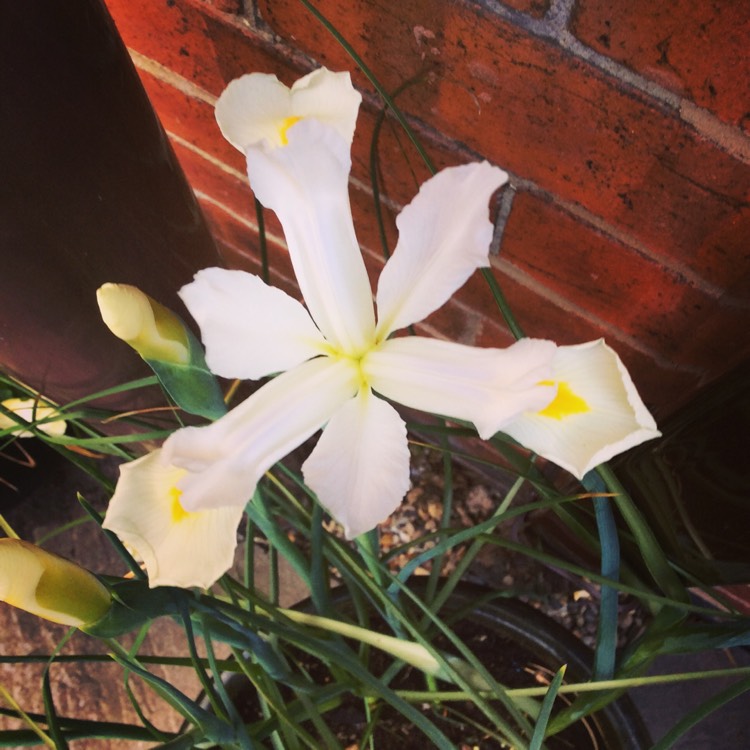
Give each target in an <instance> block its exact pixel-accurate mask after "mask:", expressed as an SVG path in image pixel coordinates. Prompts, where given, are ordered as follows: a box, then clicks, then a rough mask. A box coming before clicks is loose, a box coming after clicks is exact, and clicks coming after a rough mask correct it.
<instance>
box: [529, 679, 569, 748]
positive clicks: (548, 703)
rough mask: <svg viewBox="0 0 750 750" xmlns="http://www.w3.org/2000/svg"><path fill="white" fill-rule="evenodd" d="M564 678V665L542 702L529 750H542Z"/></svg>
mask: <svg viewBox="0 0 750 750" xmlns="http://www.w3.org/2000/svg"><path fill="white" fill-rule="evenodd" d="M564 676H565V665H564V664H563V666H562V667H560V669H558V670H557V674H556V675H555V678H554V679H553V680H552V682H551V683H550V686H549V690H547V694H546V695H545V696H544V700H543V701H542V708H541V710H540V711H539V717H538V718H537V722H536V726H535V727H534V734H533V736H532V738H531V742H530V744H529V750H540V748H541V747H542V742H543V741H544V735H545V734H546V732H547V724H548V722H549V717H550V715H551V714H552V706H553V705H554V703H555V698H556V697H557V691H558V690H559V689H560V685H562V681H563V677H564Z"/></svg>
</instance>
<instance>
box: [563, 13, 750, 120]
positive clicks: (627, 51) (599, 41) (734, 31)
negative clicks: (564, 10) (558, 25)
mask: <svg viewBox="0 0 750 750" xmlns="http://www.w3.org/2000/svg"><path fill="white" fill-rule="evenodd" d="M571 30H572V32H573V33H574V34H575V35H576V36H577V37H578V38H579V39H580V40H581V41H582V42H583V43H584V44H587V45H588V46H590V47H592V48H593V49H595V50H597V51H598V52H601V53H602V54H604V55H607V57H611V58H613V59H614V60H617V61H618V62H620V63H622V64H624V65H627V67H629V68H630V69H631V70H634V71H636V72H637V73H639V74H641V75H643V76H645V77H646V78H649V79H651V80H653V81H656V82H657V83H659V84H660V85H662V86H664V87H665V88H667V89H669V90H670V91H673V92H674V93H676V94H679V95H680V96H685V97H687V98H688V99H691V100H692V101H694V102H695V103H696V104H698V105H699V106H701V107H705V108H706V109H708V110H710V111H711V112H713V113H714V114H715V115H716V116H717V117H719V118H721V119H722V120H724V121H725V122H727V123H729V124H731V125H741V126H742V127H744V128H745V129H750V56H749V55H748V54H747V50H748V45H749V44H750V4H748V3H745V2H737V1H736V0H711V1H709V0H697V1H696V0H672V1H671V2H668V3H654V2H650V0H631V2H627V3H612V2H608V1H607V0H579V1H578V2H577V3H576V4H575V9H574V13H573V17H572V25H571Z"/></svg>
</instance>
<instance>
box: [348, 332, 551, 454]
mask: <svg viewBox="0 0 750 750" xmlns="http://www.w3.org/2000/svg"><path fill="white" fill-rule="evenodd" d="M554 352H555V344H554V343H552V342H551V341H543V340H541V339H523V340H521V341H518V342H516V343H515V344H513V345H512V346H510V347H508V348H507V349H480V348H478V347H473V346H464V345H462V344H456V343H452V342H449V341H439V340H437V339H427V338H422V337H419V336H407V337H404V338H396V339H389V340H388V341H386V342H385V343H384V344H383V345H382V346H381V347H380V349H378V350H377V351H373V352H371V353H370V354H368V355H367V357H366V359H365V360H364V362H363V363H362V371H363V373H364V375H365V377H366V378H367V379H368V382H369V383H370V386H371V387H372V388H373V390H375V391H377V392H378V393H381V394H383V395H384V396H386V397H387V398H389V399H391V400H393V401H396V402H398V403H400V404H404V406H410V407H412V408H414V409H420V410H422V411H427V412H432V413H434V414H441V415H443V416H446V417H452V418H454V419H462V420H466V421H469V422H472V423H473V424H474V426H475V427H476V428H477V432H479V434H480V436H481V437H482V438H485V439H487V438H490V437H492V435H494V434H495V433H496V432H497V431H498V430H499V429H501V428H502V427H503V425H504V424H506V423H507V422H509V421H510V420H512V419H514V418H515V417H516V416H518V415H519V414H521V413H523V412H524V411H526V410H533V411H536V410H537V409H541V408H543V407H544V406H546V405H547V404H548V403H549V402H550V401H551V400H552V398H553V397H554V395H555V389H554V387H553V386H549V385H541V384H540V381H543V380H545V379H549V377H550V373H551V370H552V368H551V363H552V358H553V356H554Z"/></svg>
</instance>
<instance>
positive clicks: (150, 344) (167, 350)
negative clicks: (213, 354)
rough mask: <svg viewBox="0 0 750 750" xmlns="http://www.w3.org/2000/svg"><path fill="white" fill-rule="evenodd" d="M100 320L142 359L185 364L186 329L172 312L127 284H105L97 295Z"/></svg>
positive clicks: (188, 350)
mask: <svg viewBox="0 0 750 750" xmlns="http://www.w3.org/2000/svg"><path fill="white" fill-rule="evenodd" d="M96 299H97V302H98V303H99V311H100V312H101V315H102V320H103V321H104V322H105V323H106V324H107V327H108V328H109V330H110V331H112V333H114V334H115V336H117V337H118V338H120V339H122V340H123V341H125V342H126V343H128V344H130V346H132V347H133V349H135V350H136V351H137V352H138V354H140V355H141V357H143V358H144V359H147V360H155V361H158V362H173V363H175V364H181V365H184V364H187V363H188V362H189V361H190V343H189V339H188V333H187V329H186V328H185V324H184V323H183V322H182V321H181V320H180V318H179V317H178V316H177V315H175V314H174V313H173V312H172V311H171V310H168V309H167V308H166V307H164V306H163V305H160V304H159V303H158V302H156V301H155V300H153V299H151V297H149V296H148V295H147V294H144V293H143V292H142V291H141V290H140V289H137V288H136V287H134V286H130V285H129V284H104V285H103V286H101V287H99V289H98V290H97V292H96Z"/></svg>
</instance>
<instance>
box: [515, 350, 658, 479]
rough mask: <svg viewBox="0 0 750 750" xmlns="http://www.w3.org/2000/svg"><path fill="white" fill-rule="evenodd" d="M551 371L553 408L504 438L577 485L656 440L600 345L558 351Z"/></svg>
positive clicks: (613, 358)
mask: <svg viewBox="0 0 750 750" xmlns="http://www.w3.org/2000/svg"><path fill="white" fill-rule="evenodd" d="M552 370H553V376H552V381H550V382H552V383H554V384H555V385H556V386H557V395H556V396H555V399H554V400H553V401H552V403H550V404H548V405H547V406H546V407H545V408H544V409H542V410H540V411H537V412H535V413H534V412H527V413H525V414H522V415H521V416H519V417H518V418H516V419H515V420H513V421H512V422H510V424H506V425H505V426H504V427H503V432H505V433H507V434H508V435H510V436H511V437H513V438H515V439H516V440H517V441H518V442H519V443H521V444H522V445H524V446H526V447H527V448H529V449H530V450H533V451H534V452H535V453H538V454H539V455H540V456H543V457H544V458H546V459H548V460H550V461H552V462H553V463H556V464H557V465H558V466H562V467H563V468H564V469H567V470H568V471H569V472H570V473H571V474H573V475H574V476H576V477H578V478H579V479H581V478H582V477H583V475H584V474H585V473H586V472H587V471H589V470H591V469H593V468H594V467H595V466H598V465H599V464H600V463H603V462H604V461H609V459H610V458H612V457H613V456H616V455H618V454H619V453H622V452H623V451H626V450H628V449H629V448H633V447H634V446H636V445H639V444H640V443H643V442H645V441H646V440H652V439H653V438H656V437H659V435H660V434H661V433H660V432H659V431H658V430H657V429H656V422H655V421H654V418H653V417H652V416H651V414H650V413H649V411H648V409H647V408H646V407H645V405H644V404H643V401H642V400H641V397H640V396H639V395H638V391H637V390H636V389H635V386H634V385H633V381H632V380H631V378H630V375H629V374H628V371H627V370H626V369H625V365H623V363H622V362H621V360H620V358H619V357H618V356H617V354H616V353H615V352H614V351H613V350H612V349H611V348H610V347H609V346H607V345H606V344H605V343H604V341H603V340H601V339H599V340H598V341H590V342H588V343H586V344H579V345H578V346H560V347H558V349H557V351H556V353H555V358H554V360H553V361H552Z"/></svg>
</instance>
